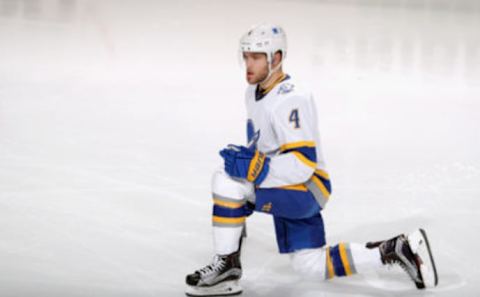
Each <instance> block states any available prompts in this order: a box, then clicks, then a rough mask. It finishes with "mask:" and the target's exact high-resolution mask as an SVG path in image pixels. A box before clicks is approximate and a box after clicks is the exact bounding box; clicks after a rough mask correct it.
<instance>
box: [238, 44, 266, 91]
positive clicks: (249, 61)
mask: <svg viewBox="0 0 480 297" xmlns="http://www.w3.org/2000/svg"><path fill="white" fill-rule="evenodd" d="M243 60H244V61H245V67H246V71H247V73H246V75H247V82H248V83H249V84H251V85H254V84H258V83H259V82H261V81H263V80H265V78H267V76H268V61H267V55H266V54H264V53H254V52H244V53H243Z"/></svg>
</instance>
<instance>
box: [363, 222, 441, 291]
mask: <svg viewBox="0 0 480 297" xmlns="http://www.w3.org/2000/svg"><path fill="white" fill-rule="evenodd" d="M367 247H369V248H374V247H378V248H379V250H380V254H381V257H382V262H383V264H399V265H400V266H401V267H402V268H403V269H404V270H405V271H406V272H407V273H408V275H409V276H410V278H411V279H412V280H413V281H414V282H415V285H416V286H417V288H418V289H425V288H432V287H435V286H436V285H437V284H438V276H437V269H436V267H435V262H434V261H433V256H432V252H431V250H430V245H429V243H428V239H427V234H426V233H425V231H424V230H423V229H418V230H416V231H415V232H413V233H411V234H409V235H408V236H405V235H403V234H402V235H399V236H397V237H394V238H392V239H389V240H386V241H379V242H373V243H367Z"/></svg>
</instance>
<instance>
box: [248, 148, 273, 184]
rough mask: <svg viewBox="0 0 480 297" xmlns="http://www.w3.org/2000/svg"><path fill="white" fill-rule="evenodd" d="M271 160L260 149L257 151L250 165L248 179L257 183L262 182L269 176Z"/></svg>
mask: <svg viewBox="0 0 480 297" xmlns="http://www.w3.org/2000/svg"><path fill="white" fill-rule="evenodd" d="M269 162H270V158H268V157H267V155H265V154H264V153H262V152H259V151H258V150H257V151H255V155H254V156H253V158H252V160H251V161H250V166H249V167H248V172H247V180H248V181H249V182H253V183H255V184H257V185H258V184H260V183H261V182H262V181H263V180H264V179H265V177H266V176H267V172H268V167H269V166H268V163H269Z"/></svg>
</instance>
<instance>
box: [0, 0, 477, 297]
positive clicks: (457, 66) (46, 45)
mask: <svg viewBox="0 0 480 297" xmlns="http://www.w3.org/2000/svg"><path fill="white" fill-rule="evenodd" d="M260 22H276V23H280V24H282V25H283V26H284V28H285V30H286V31H287V34H288V37H289V52H288V58H287V61H286V65H285V67H286V70H287V72H288V73H289V74H291V75H293V76H296V77H298V78H299V79H301V80H303V81H305V82H306V83H307V84H309V85H310V86H311V88H312V89H313V91H314V93H315V96H316V102H317V107H318V110H319V115H320V123H319V124H320V131H321V134H322V135H321V137H322V141H323V146H324V151H325V156H326V160H327V163H328V168H329V172H330V174H331V176H332V181H333V187H334V195H333V196H332V201H331V202H330V204H329V205H328V207H327V209H326V210H325V211H324V217H325V221H326V226H327V238H328V241H329V242H330V243H336V242H338V241H355V242H364V241H368V240H377V239H383V238H386V237H390V236H393V235H396V234H397V233H399V232H406V231H411V230H413V229H414V228H416V227H419V226H421V227H423V228H425V229H426V230H427V231H428V234H429V236H430V242H431V245H432V249H433V251H434V253H435V256H436V261H437V265H438V270H439V273H440V285H439V287H438V288H437V289H435V290H431V291H424V292H417V291H415V290H414V289H413V285H412V284H411V283H410V282H409V281H408V279H407V277H406V275H404V274H403V272H401V271H399V270H396V269H393V270H391V271H382V272H379V273H376V274H374V275H364V276H355V277H352V278H349V279H336V280H333V281H331V282H322V281H313V280H309V281H307V280H301V279H300V278H299V277H298V276H296V275H295V274H294V273H293V271H292V269H291V268H290V266H289V262H288V257H286V256H282V255H279V254H278V253H277V251H276V244H275V238H274V234H273V226H272V222H271V218H270V217H268V216H266V215H262V214H256V215H254V216H253V217H251V219H249V222H248V230H249V237H248V239H247V242H246V245H245V250H244V254H243V265H244V275H245V277H244V279H243V286H244V289H245V291H244V296H279V297H285V296H296V297H300V296H302V297H307V296H477V295H478V291H480V285H479V284H478V279H479V278H480V270H479V265H478V263H479V261H478V259H477V258H476V251H478V250H479V249H480V240H479V239H478V237H477V235H478V233H477V232H478V230H479V228H480V219H479V214H480V208H479V207H480V202H479V198H480V155H479V152H480V134H479V131H478V129H479V127H480V66H479V65H480V35H479V34H478V29H479V28H480V4H478V2H477V1H474V0H472V1H465V0H459V1H443V0H436V1H434V0H419V1H409V0H404V1H400V0H395V1H393V0H392V1H378V0H377V1H373V0H372V1H361V0H357V1H347V0H340V1H327V0H323V1H264V2H258V1H208V2H207V1H190V0H188V1H187V0H181V1H168V2H167V1H133V0H129V1H93V0H91V1H87V0H85V1H76V0H63V1H61V0H58V1H56V0H50V1H48V0H43V1H42V0H23V1H22V0H0V296H2V297H10V296H22V297H28V296H35V297H40V296H49V297H52V296H62V297H67V296H68V297H70V296H72V297H73V296H82V297H83V296H107V297H108V296H112V297H113V296H115V297H116V296H137V297H139V296H183V290H184V277H185V275H186V274H187V273H189V272H191V271H192V270H194V269H196V268H198V267H200V266H203V265H204V264H207V262H208V261H209V260H210V257H211V256H212V254H211V253H212V241H211V230H210V220H211V218H210V212H211V197H210V178H211V173H212V171H213V170H214V169H215V168H216V167H217V166H219V165H220V164H221V163H220V161H221V160H220V158H219V156H218V154H217V152H218V150H219V149H220V148H222V147H223V146H224V145H226V144H228V143H243V142H244V141H245V130H244V129H245V111H244V105H243V92H244V88H245V86H246V84H245V81H244V78H243V72H242V68H241V67H240V66H239V65H238V62H237V55H238V48H237V42H238V39H239V37H240V35H241V34H242V33H243V32H244V31H245V30H246V29H247V28H249V27H250V26H251V25H252V24H255V23H260Z"/></svg>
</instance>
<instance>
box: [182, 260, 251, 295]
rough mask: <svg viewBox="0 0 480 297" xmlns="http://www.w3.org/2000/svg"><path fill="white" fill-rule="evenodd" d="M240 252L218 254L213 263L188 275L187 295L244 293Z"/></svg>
mask: <svg viewBox="0 0 480 297" xmlns="http://www.w3.org/2000/svg"><path fill="white" fill-rule="evenodd" d="M241 276H242V266H241V264H240V252H235V253H232V254H230V255H226V256H219V255H216V256H215V257H214V258H213V261H212V263H211V264H209V265H207V266H205V267H204V268H202V269H200V270H197V271H195V272H194V273H192V274H189V275H187V278H186V282H187V290H186V292H185V293H186V294H187V296H231V295H238V294H240V293H242V288H241V287H240V285H239V284H238V281H239V280H240V277H241Z"/></svg>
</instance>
